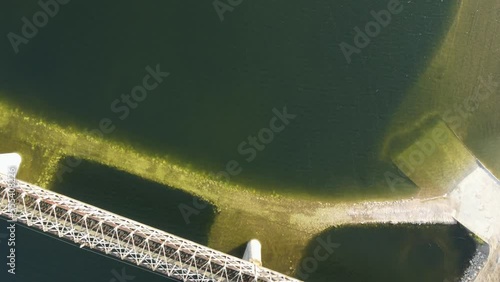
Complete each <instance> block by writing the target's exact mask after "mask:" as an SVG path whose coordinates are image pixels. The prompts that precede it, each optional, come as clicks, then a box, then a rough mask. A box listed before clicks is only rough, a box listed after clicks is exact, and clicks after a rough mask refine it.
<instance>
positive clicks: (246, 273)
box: [0, 174, 299, 282]
mask: <svg viewBox="0 0 500 282" xmlns="http://www.w3.org/2000/svg"><path fill="white" fill-rule="evenodd" d="M9 181H10V180H9V179H8V177H7V176H5V175H1V174H0V216H4V217H7V218H9V219H15V220H17V222H18V223H20V224H25V225H28V226H31V227H34V228H37V229H40V230H42V231H44V232H48V233H51V234H53V235H56V236H59V237H63V238H65V239H68V240H70V241H73V242H75V243H77V244H80V245H81V247H88V248H91V249H95V250H98V251H100V252H103V253H105V254H107V255H110V256H114V257H117V258H119V259H121V260H125V261H129V262H131V263H134V264H137V265H140V266H142V267H144V268H148V269H151V270H153V271H155V272H159V273H161V274H163V275H166V276H168V277H171V278H175V279H177V280H180V281H206V282H208V281H241V282H246V281H259V282H260V281H299V280H296V279H293V278H290V277H288V276H285V275H283V274H281V273H278V272H275V271H272V270H269V269H267V268H264V267H260V266H257V265H255V264H253V263H250V262H248V261H245V260H242V259H239V258H236V257H233V256H230V255H227V254H224V253H222V252H219V251H216V250H213V249H210V248H208V247H205V246H203V245H200V244H197V243H194V242H191V241H189V240H186V239H183V238H180V237H177V236H175V235H171V234H169V233H167V232H164V231H161V230H158V229H155V228H153V227H150V226H147V225H144V224H141V223H138V222H135V221H133V220H130V219H127V218H124V217H121V216H119V215H116V214H113V213H111V212H108V211H104V210H102V209H99V208H97V207H94V206H91V205H87V204H85V203H82V202H79V201H77V200H74V199H71V198H68V197H65V196H63V195H60V194H57V193H54V192H51V191H47V190H44V189H42V188H40V187H37V186H34V185H31V184H28V183H25V182H23V181H19V180H15V182H16V183H15V185H14V187H9Z"/></svg>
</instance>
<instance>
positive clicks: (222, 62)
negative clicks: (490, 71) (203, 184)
mask: <svg viewBox="0 0 500 282" xmlns="http://www.w3.org/2000/svg"><path fill="white" fill-rule="evenodd" d="M386 4H387V3H386V2H385V1H375V2H374V1H368V0H359V1H354V3H353V1H347V0H342V1H313V2H310V3H306V4H304V3H289V1H288V2H287V1H257V2H256V1H244V2H243V3H242V4H241V5H239V6H237V7H236V8H235V9H234V11H233V12H230V13H226V14H225V19H224V21H223V22H220V20H219V18H218V16H217V14H216V12H215V11H214V10H213V7H212V4H211V2H209V1H201V2H183V1H171V2H165V1H147V2H145V3H143V2H141V4H140V5H138V4H137V3H132V2H130V3H123V2H119V1H106V2H102V1H85V2H82V1H72V2H70V3H69V4H67V5H66V6H62V7H61V10H60V11H59V13H58V14H57V15H56V16H55V17H54V18H51V19H50V21H49V23H48V25H47V26H45V27H44V28H41V29H40V30H39V31H38V34H37V35H36V36H35V37H34V38H32V39H30V40H29V42H28V43H27V44H22V45H21V46H20V51H19V54H17V55H15V54H14V53H13V51H12V47H11V46H10V44H9V42H8V40H1V41H0V61H1V63H0V93H1V94H0V102H2V101H12V102H14V103H15V104H17V105H18V106H20V107H21V108H22V109H24V110H26V111H29V112H31V113H33V114H36V115H37V116H39V117H41V118H44V119H47V120H50V121H54V122H56V123H58V124H61V125H64V126H73V127H76V128H87V129H94V128H96V127H98V125H99V121H100V120H101V119H103V118H109V119H111V120H112V122H113V124H114V125H115V126H116V130H115V131H114V132H113V133H111V134H108V135H106V136H105V138H109V139H111V140H118V141H120V142H124V143H126V144H130V145H131V146H133V147H134V148H137V149H142V150H144V151H148V152H152V153H154V154H158V155H170V156H174V157H175V158H176V159H179V160H182V161H183V162H184V163H185V164H186V165H189V166H191V167H193V168H197V169H200V170H204V171H207V172H213V173H217V172H218V171H220V170H223V169H224V168H225V166H226V163H227V162H228V161H230V160H236V161H238V162H239V163H240V165H241V167H242V169H243V171H242V173H241V174H240V175H238V176H237V177H233V178H231V180H230V181H233V182H235V183H241V184H245V185H251V186H252V187H255V188H260V189H273V190H280V191H283V192H288V193H295V192H300V193H308V194H313V195H320V194H324V195H332V194H334V195H346V194H349V195H363V196H366V195H369V194H370V195H385V194H387V193H390V192H391V190H390V189H389V187H387V184H386V182H385V179H384V174H383V172H384V171H386V170H387V169H389V168H392V167H393V166H392V164H390V163H388V162H387V161H382V160H380V159H379V150H380V146H381V143H382V138H383V137H384V134H385V130H386V129H387V125H388V124H389V123H390V121H391V118H392V117H393V113H394V112H395V111H396V109H397V107H398V106H399V105H400V103H401V102H402V101H403V100H404V98H405V95H406V91H407V90H408V89H409V88H410V87H411V86H412V85H413V84H414V83H415V82H416V81H417V80H418V78H419V75H420V74H421V73H422V72H423V70H424V69H425V68H426V67H427V63H428V62H429V60H430V59H431V57H432V54H433V52H434V51H435V50H436V48H437V47H438V46H439V44H440V42H441V40H442V37H443V36H444V34H446V31H447V29H448V28H449V26H450V24H451V22H452V20H453V18H454V12H455V11H456V8H457V6H456V4H454V2H452V1H444V2H443V1H426V2H425V3H423V2H422V1H420V2H412V1H405V2H404V9H403V11H402V12H401V13H400V14H398V15H394V16H393V18H392V20H391V22H390V24H389V25H388V26H387V27H385V28H384V29H383V30H382V31H381V33H380V35H378V36H377V37H376V38H374V39H373V40H372V42H371V43H370V44H369V45H368V46H367V47H366V48H364V49H363V50H362V52H361V53H360V54H356V55H354V56H353V61H352V63H351V64H347V63H346V61H345V58H344V56H343V54H342V52H341V51H340V49H339V47H338V44H339V43H340V42H343V41H345V42H349V43H352V40H353V37H354V30H353V28H354V27H355V26H363V25H365V24H366V23H367V22H368V21H370V20H371V15H370V11H371V10H377V11H378V10H380V9H383V8H385V7H386ZM0 10H1V11H0V13H1V18H2V19H3V20H4V21H3V22H2V25H0V31H1V32H0V33H1V34H7V33H8V32H11V31H13V32H17V33H19V30H20V28H21V25H22V23H21V21H20V18H21V17H23V16H27V17H30V16H31V15H33V13H35V12H36V11H38V10H39V7H38V6H37V4H36V3H34V2H33V3H31V4H27V3H23V4H19V3H17V4H2V9H0ZM157 64H159V65H160V66H161V69H162V71H168V72H170V76H169V77H168V78H165V80H164V81H163V82H161V84H159V86H158V87H157V88H155V89H154V90H152V91H151V92H149V93H148V96H147V98H146V99H145V100H144V101H142V102H140V103H139V104H138V106H137V108H135V109H131V110H130V114H129V115H128V116H127V117H126V118H124V119H123V120H121V119H120V114H119V113H117V112H116V111H113V110H112V109H111V104H112V103H113V101H114V100H115V99H119V98H120V95H121V94H122V93H130V91H131V89H132V88H133V87H134V86H135V85H138V84H139V83H141V82H142V78H143V77H144V75H146V74H147V72H146V70H145V67H146V66H153V67H154V66H155V65H157ZM285 106H286V107H287V109H288V112H290V113H291V114H294V115H296V118H295V119H293V120H291V122H290V124H289V125H287V126H286V127H285V129H284V130H283V131H282V132H280V133H279V134H276V135H275V136H274V139H273V141H272V142H271V143H269V144H267V145H266V146H265V149H262V150H260V151H256V152H257V154H256V156H255V158H254V159H253V160H252V161H250V162H248V161H246V160H245V159H246V158H247V157H248V155H242V154H240V153H238V145H239V144H240V143H241V142H243V141H246V140H247V138H248V136H249V135H256V134H257V133H258V132H259V130H260V129H261V128H263V127H268V126H269V122H270V120H271V118H272V117H273V115H274V114H273V112H272V110H273V108H276V109H279V110H282V109H283V107H285ZM1 148H2V147H1V145H0V149H1ZM137 187H141V190H140V192H139V190H137V189H136V188H137ZM54 190H55V191H57V192H59V193H62V194H65V195H68V196H70V197H74V198H76V199H79V200H82V201H85V202H89V203H91V204H94V205H96V206H99V207H102V208H105V209H108V210H111V211H113V212H116V213H119V214H121V215H125V216H128V217H131V218H133V219H136V220H139V221H141V222H144V223H146V224H149V225H152V226H155V227H158V228H160V229H164V230H167V231H169V232H172V233H174V234H177V235H180V236H183V237H186V238H188V239H191V240H194V241H197V242H200V243H206V242H207V236H208V232H209V230H210V226H211V223H212V221H213V218H214V216H215V214H214V212H213V211H211V210H207V211H204V212H203V213H201V214H200V215H199V216H197V217H196V218H193V221H192V222H191V223H190V224H186V223H185V222H184V219H183V218H182V217H181V216H180V214H179V210H178V206H177V205H178V203H185V202H190V201H192V198H191V197H190V196H189V195H186V194H183V193H181V192H175V191H172V190H167V189H165V187H160V186H159V185H156V184H154V183H148V182H144V181H143V180H139V179H137V178H136V177H134V176H130V175H126V174H124V173H120V172H116V171H113V170H111V169H109V168H106V167H102V166H99V165H97V164H91V163H84V164H83V165H82V166H81V167H79V168H78V170H76V171H75V172H74V173H72V174H70V175H69V176H68V178H67V179H65V181H64V182H63V183H58V184H56V185H55V186H54ZM132 205H133V208H131V206H132ZM19 230H20V231H19V240H20V241H22V242H23V247H22V249H21V247H20V259H21V261H20V265H23V264H24V265H25V266H24V267H26V268H27V269H28V268H29V269H30V270H29V271H28V270H26V271H23V270H22V269H21V267H20V269H19V271H20V272H21V271H23V273H24V274H22V275H25V276H18V279H20V280H18V281H112V280H111V279H113V274H112V273H111V270H112V269H116V270H121V268H122V267H123V265H122V264H119V263H115V262H112V261H110V260H106V259H101V258H100V257H99V256H98V255H95V254H91V253H84V252H81V251H80V250H78V249H76V248H73V247H69V246H67V244H63V243H60V242H57V241H54V240H48V239H45V237H44V236H42V235H37V234H36V233H33V232H28V231H25V230H24V229H22V228H19ZM342 232H347V233H342ZM461 232H462V231H457V230H456V228H455V227H449V228H445V227H435V228H434V227H433V228H429V229H424V230H420V229H397V228H396V229H394V228H388V229H387V228H386V229H373V230H372V229H369V230H363V232H360V231H359V229H346V230H345V231H341V232H340V233H336V235H335V236H338V238H339V240H347V241H344V242H345V243H343V244H342V248H339V252H341V253H339V254H341V257H340V258H341V259H342V261H341V262H340V261H339V259H340V258H339V257H335V256H332V257H331V258H329V260H327V261H326V262H323V263H321V265H319V268H318V271H315V272H314V273H311V281H366V280H363V279H366V278H367V277H368V278H373V277H375V276H376V275H377V273H378V276H376V278H377V279H379V280H377V279H369V280H370V281H412V280H411V279H413V278H409V280H398V279H403V278H406V277H415V276H412V275H413V274H414V273H416V272H418V273H422V275H424V276H425V278H426V279H429V280H425V279H424V280H420V281H440V282H441V281H442V280H439V279H441V278H443V277H445V275H448V274H450V273H451V274H450V275H454V273H456V271H457V269H460V268H461V267H462V265H463V262H464V258H466V257H468V256H469V255H470V249H471V247H470V240H469V239H464V240H465V241H466V242H465V243H463V242H461V241H456V240H455V239H454V238H455V237H457V236H458V237H460V238H463V236H464V234H463V232H462V233H461ZM345 234H350V235H349V236H347V235H345ZM457 234H458V235H457ZM351 236H353V237H352V238H357V237H359V244H358V241H356V240H354V239H352V238H351V239H350V240H351V241H349V240H348V239H345V238H346V237H351ZM370 236H373V238H377V240H379V241H378V242H379V243H378V244H376V246H372V248H370V246H367V245H366V244H365V245H363V242H366V241H370V240H372V239H370ZM439 240H442V241H445V242H447V244H448V245H447V247H449V249H448V250H451V251H452V252H453V253H452V255H451V256H452V257H453V258H452V259H451V263H450V265H451V266H449V265H448V266H447V267H449V268H447V270H446V271H448V270H449V273H448V272H446V271H445V270H443V267H441V266H442V265H441V264H442V263H443V261H446V262H448V261H447V260H446V259H444V257H445V256H446V255H444V254H443V252H442V251H440V250H442V249H441V248H440V247H439V246H437V243H435V242H436V241H439ZM460 240H462V239H460ZM34 242H43V243H40V244H36V243H34ZM312 242H313V241H312ZM311 244H313V243H311ZM362 246H364V247H366V248H368V249H370V250H373V252H375V253H377V252H378V253H380V256H377V258H379V259H378V260H376V259H375V258H374V255H373V254H370V253H364V252H362V251H361V248H362ZM381 246H386V249H385V250H386V252H385V253H384V252H383V251H381V249H380V247H381ZM405 246H406V247H408V246H409V247H408V248H407V250H408V251H407V253H405V254H404V255H401V254H400V251H401V249H402V248H403V249H404V247H405ZM377 248H378V249H377ZM33 250H36V253H39V254H40V256H33ZM53 250H57V251H55V252H54V251H53ZM459 250H460V251H459ZM46 253H50V255H47V257H46V258H44V259H41V258H42V257H43V255H42V254H46ZM23 257H24V258H23ZM67 257H71V258H72V260H71V261H70V260H68V259H65V258H67ZM396 258H397V259H396ZM22 260H24V261H22ZM372 261H375V262H376V263H373V264H372V263H371V262H372ZM430 261H432V262H435V263H436V264H435V266H434V267H431V268H430V269H428V267H427V266H429V265H426V263H429V262H430ZM77 262H82V263H85V264H87V265H89V266H88V267H85V269H91V271H87V270H85V271H82V270H81V267H79V266H77V265H76V264H77ZM330 262H331V263H332V264H330ZM396 262H397V263H399V264H397V263H396ZM331 265H333V267H331ZM396 265H400V266H401V268H397V269H396ZM125 267H126V269H127V273H129V269H130V273H131V274H132V275H136V276H137V280H136V281H156V280H154V279H158V278H154V277H155V276H153V275H149V274H146V273H143V271H141V270H137V269H135V268H132V267H130V266H125ZM31 269H32V270H31ZM386 270H387V273H388V274H387V275H386V274H384V275H382V271H384V273H385V271H386ZM74 273H78V274H77V275H75V274H74ZM369 273H374V274H372V275H371V276H366V277H365V276H364V275H365V274H366V275H368V274H369ZM447 273H448V274H447ZM142 275H144V276H142ZM148 275H149V276H148ZM424 276H422V277H424ZM332 277H339V278H338V280H331V279H333V278H332ZM446 277H449V276H446ZM23 279H24V280H23ZM78 279H80V280H78ZM2 281H3V280H2ZM415 281H417V280H415Z"/></svg>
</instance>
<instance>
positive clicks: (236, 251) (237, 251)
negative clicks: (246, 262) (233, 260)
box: [228, 242, 248, 258]
mask: <svg viewBox="0 0 500 282" xmlns="http://www.w3.org/2000/svg"><path fill="white" fill-rule="evenodd" d="M247 244H248V242H245V243H243V244H241V245H239V246H238V247H236V248H234V249H232V250H230V251H229V252H228V254H230V255H232V256H234V257H237V258H242V257H243V254H245V249H246V248H247Z"/></svg>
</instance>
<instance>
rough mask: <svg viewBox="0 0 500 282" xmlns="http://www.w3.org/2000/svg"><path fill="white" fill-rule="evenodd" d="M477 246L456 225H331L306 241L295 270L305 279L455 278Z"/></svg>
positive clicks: (431, 281) (408, 281) (414, 281)
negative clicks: (309, 240)
mask: <svg viewBox="0 0 500 282" xmlns="http://www.w3.org/2000/svg"><path fill="white" fill-rule="evenodd" d="M335 244H337V245H336V247H331V246H334V245H335ZM325 246H327V247H325ZM328 246H330V247H328ZM477 246H478V245H477V244H476V242H475V241H474V240H473V239H472V238H471V236H469V233H468V231H467V230H466V229H465V228H463V227H461V226H460V225H452V226H445V225H420V226H419V225H379V226H374V225H367V226H349V227H344V228H334V229H330V230H327V231H325V232H323V233H321V234H320V235H318V236H317V237H316V238H315V239H314V240H311V242H310V244H309V246H308V247H307V249H306V252H305V255H304V256H303V258H302V260H301V262H300V263H299V266H298V271H297V275H298V277H299V278H302V279H303V280H304V281H308V282H309V281H311V282H341V281H342V282H344V281H345V282H366V281H371V282H401V281H405V282H422V281H426V282H443V281H446V280H445V279H447V280H448V281H456V279H457V278H460V277H461V276H462V275H463V272H464V270H465V269H466V268H467V267H468V263H469V260H470V259H471V258H472V257H473V255H474V253H475V250H476V248H477Z"/></svg>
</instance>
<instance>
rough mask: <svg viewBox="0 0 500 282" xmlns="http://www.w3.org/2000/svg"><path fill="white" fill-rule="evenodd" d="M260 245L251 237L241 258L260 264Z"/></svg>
mask: <svg viewBox="0 0 500 282" xmlns="http://www.w3.org/2000/svg"><path fill="white" fill-rule="evenodd" d="M261 249H262V246H261V244H260V242H259V240H257V239H252V240H250V241H249V242H248V244H247V248H246V249H245V253H244V254H243V259H244V260H246V261H249V262H251V263H254V264H256V265H259V266H261V265H262V255H261Z"/></svg>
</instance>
